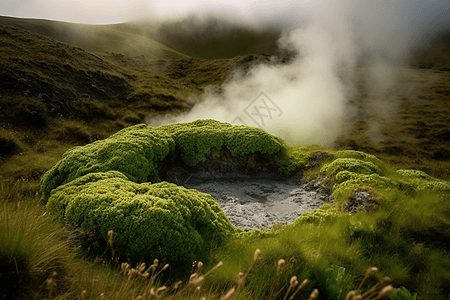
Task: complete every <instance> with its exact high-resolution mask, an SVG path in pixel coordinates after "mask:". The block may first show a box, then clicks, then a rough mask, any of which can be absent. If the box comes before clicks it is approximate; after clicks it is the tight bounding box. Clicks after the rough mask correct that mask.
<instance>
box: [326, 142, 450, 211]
mask: <svg viewBox="0 0 450 300" xmlns="http://www.w3.org/2000/svg"><path fill="white" fill-rule="evenodd" d="M333 158H334V159H333V160H331V161H329V162H326V163H325V164H324V165H323V166H322V167H321V169H320V172H322V173H325V174H327V175H332V176H334V182H335V185H334V186H333V196H334V198H335V199H336V202H337V203H343V202H344V201H346V200H347V199H348V198H349V197H350V196H351V195H352V194H353V192H354V191H355V190H357V189H365V190H367V189H371V190H372V192H373V191H376V192H377V193H378V194H379V195H380V197H381V198H390V197H391V196H392V192H394V193H395V192H399V193H400V192H401V193H419V192H423V191H432V192H435V193H450V182H448V181H445V180H439V179H434V178H432V177H430V176H429V175H427V174H426V173H424V172H422V171H417V170H393V169H391V168H389V167H388V166H387V165H385V164H384V163H383V162H381V161H380V160H379V159H378V158H376V157H375V156H373V155H369V154H366V153H363V152H359V151H352V150H344V151H338V152H336V153H335V154H334V155H333ZM380 197H378V200H380V199H381V198H380ZM372 200H375V201H376V200H377V199H372Z"/></svg>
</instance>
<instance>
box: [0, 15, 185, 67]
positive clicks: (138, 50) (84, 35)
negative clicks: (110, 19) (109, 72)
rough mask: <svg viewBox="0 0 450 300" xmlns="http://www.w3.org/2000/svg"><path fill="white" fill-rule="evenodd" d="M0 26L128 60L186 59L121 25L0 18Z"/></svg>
mask: <svg viewBox="0 0 450 300" xmlns="http://www.w3.org/2000/svg"><path fill="white" fill-rule="evenodd" d="M0 24H2V25H5V26H13V27H16V28H20V29H25V30H28V31H31V32H35V33H38V34H40V35H44V36H47V37H50V38H53V39H55V40H58V41H60V42H64V43H67V44H70V45H73V46H77V47H80V48H83V49H84V50H86V51H89V52H94V53H104V52H116V53H122V54H125V55H128V56H130V57H138V56H144V57H146V58H152V59H153V58H187V57H188V56H187V55H185V54H183V53H180V52H177V51H175V50H173V49H171V48H169V47H167V46H165V45H163V44H161V43H159V42H157V41H155V40H153V39H151V38H149V37H145V36H143V35H141V34H139V32H136V31H134V32H128V31H126V30H121V29H122V27H126V26H121V25H85V24H74V23H65V22H58V21H49V20H36V19H18V18H10V17H0Z"/></svg>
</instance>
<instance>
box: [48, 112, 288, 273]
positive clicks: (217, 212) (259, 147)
mask: <svg viewBox="0 0 450 300" xmlns="http://www.w3.org/2000/svg"><path fill="white" fill-rule="evenodd" d="M223 147H226V148H228V149H229V151H230V152H231V154H232V155H233V156H236V157H239V156H245V155H248V154H251V153H255V152H258V153H261V154H263V155H267V156H271V157H279V156H281V155H283V154H284V153H285V146H284V143H283V142H282V141H281V140H280V139H278V138H276V137H274V136H271V135H269V134H268V133H266V132H264V131H263V130H260V129H257V128H250V127H245V126H232V125H230V124H227V123H220V122H217V121H213V120H199V121H195V122H192V123H185V124H171V125H165V126H160V127H154V128H151V127H148V126H146V125H143V124H142V125H137V126H133V127H129V128H126V129H123V130H121V131H119V132H118V133H116V134H114V135H113V136H111V137H110V138H107V139H105V140H102V141H97V142H94V143H92V144H88V145H86V146H82V147H75V148H73V149H71V150H69V151H67V152H66V153H65V154H64V155H63V157H62V159H61V161H60V162H59V163H58V164H56V165H55V166H54V167H53V168H52V169H50V170H49V171H48V172H47V173H46V174H44V176H43V178H42V180H41V188H40V191H41V192H42V193H44V195H45V196H46V197H47V199H48V203H47V206H48V208H49V209H50V210H51V211H52V212H53V213H54V214H55V215H56V216H57V218H59V219H60V220H63V221H65V222H68V223H71V224H75V225H78V226H81V228H82V229H84V230H96V231H98V232H99V233H100V235H101V236H102V237H103V239H105V241H107V240H108V237H107V233H108V231H109V230H113V231H114V233H115V234H114V241H113V242H114V245H115V247H116V252H117V253H118V254H119V255H120V256H121V257H122V258H125V259H129V260H132V261H136V262H138V261H140V260H148V259H153V258H155V257H158V258H161V259H162V258H164V259H167V261H168V262H169V263H170V264H175V265H182V264H186V263H188V264H189V263H190V262H192V261H193V260H195V259H198V258H199V255H201V253H205V252H207V251H208V249H210V248H211V247H214V246H216V245H219V244H221V243H222V241H223V240H224V239H225V238H226V237H231V236H233V234H238V233H239V230H238V229H235V228H234V227H233V226H232V225H231V224H230V222H229V221H228V219H227V217H226V216H225V214H224V213H223V212H222V210H221V209H220V207H219V206H218V204H217V203H216V201H215V200H214V198H212V196H210V195H208V194H203V193H200V192H198V191H196V190H187V189H185V188H183V187H179V186H177V185H175V184H171V183H167V182H159V181H160V179H159V174H158V171H157V170H158V166H159V164H160V163H161V162H162V161H163V160H165V161H167V160H168V161H174V160H175V158H177V157H180V158H181V159H182V161H183V162H184V163H186V164H187V165H189V166H193V165H196V164H197V163H198V162H200V161H204V160H205V159H206V158H205V156H206V155H210V154H212V155H213V156H217V155H219V154H220V150H221V149H222V148H223ZM150 182H159V183H153V184H152V183H150Z"/></svg>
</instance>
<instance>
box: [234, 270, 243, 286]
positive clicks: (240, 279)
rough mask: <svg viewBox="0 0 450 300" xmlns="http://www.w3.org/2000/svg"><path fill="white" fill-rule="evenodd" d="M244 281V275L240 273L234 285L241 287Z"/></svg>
mask: <svg viewBox="0 0 450 300" xmlns="http://www.w3.org/2000/svg"><path fill="white" fill-rule="evenodd" d="M244 281H245V274H244V273H242V272H239V274H238V278H237V280H236V283H237V284H238V285H242V284H244Z"/></svg>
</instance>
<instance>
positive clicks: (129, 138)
mask: <svg viewBox="0 0 450 300" xmlns="http://www.w3.org/2000/svg"><path fill="white" fill-rule="evenodd" d="M223 145H225V146H226V147H227V148H228V149H229V150H230V151H231V154H232V155H233V156H245V155H248V154H251V153H254V152H260V153H262V154H264V155H267V156H275V157H279V156H281V155H282V154H283V153H284V151H285V146H284V143H283V142H282V141H281V140H280V139H279V138H276V137H274V136H271V135H269V134H268V133H266V132H265V131H263V130H261V129H258V128H251V127H246V126H232V125H230V124H228V123H220V122H218V121H214V120H198V121H194V122H192V123H184V124H170V125H164V126H160V127H154V128H152V127H148V126H146V125H144V124H141V125H136V126H132V127H128V128H126V129H123V130H121V131H119V132H117V133H116V134H114V135H113V136H111V137H109V138H107V139H105V140H102V141H97V142H94V143H91V144H88V145H86V146H83V147H75V148H73V149H70V150H68V151H67V152H66V153H65V154H64V155H63V157H62V159H61V161H60V162H59V163H58V164H56V165H55V166H54V167H53V168H52V169H50V170H49V171H48V172H47V173H46V174H44V176H43V177H42V180H41V189H40V192H42V193H44V194H45V195H46V196H49V195H50V192H51V190H53V189H55V188H56V187H58V186H60V185H62V184H65V183H68V182H70V181H72V180H74V179H76V178H78V177H81V176H84V175H87V174H89V173H96V172H107V171H112V170H115V171H119V172H121V173H123V174H124V175H125V176H126V177H127V178H128V179H129V180H131V181H133V182H137V183H141V182H146V181H149V182H158V181H160V179H159V176H158V172H157V166H158V163H159V162H160V161H162V160H163V159H164V158H166V157H168V158H170V159H174V158H175V157H176V156H177V155H179V156H180V157H181V159H182V160H183V161H184V162H185V163H186V164H187V165H190V166H193V165H195V164H197V163H198V162H200V161H204V160H205V155H206V154H208V153H211V152H212V154H213V155H218V154H219V151H220V149H221V147H222V146H223Z"/></svg>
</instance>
